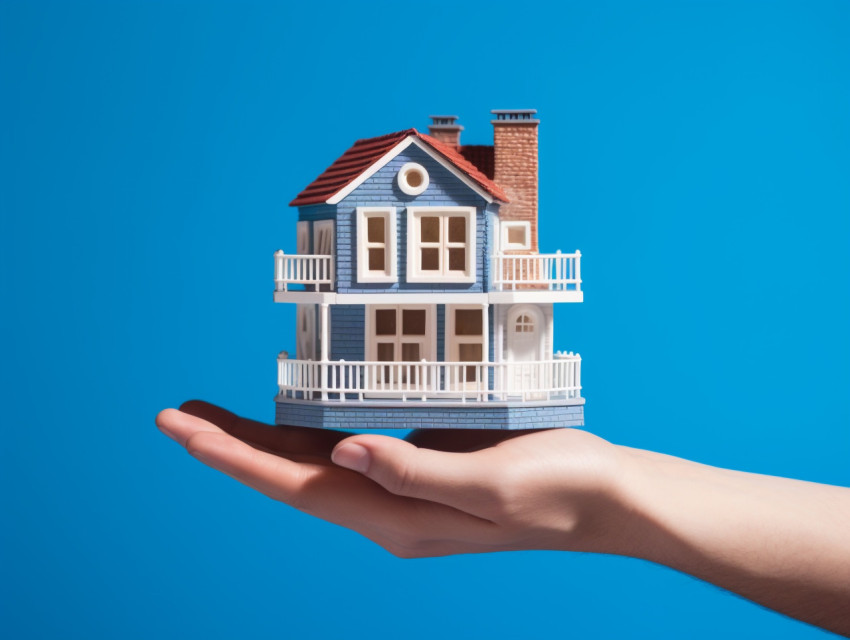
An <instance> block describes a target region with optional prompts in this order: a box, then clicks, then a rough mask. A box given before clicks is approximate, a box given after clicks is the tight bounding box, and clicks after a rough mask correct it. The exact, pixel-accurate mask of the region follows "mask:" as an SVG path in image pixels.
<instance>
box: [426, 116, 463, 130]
mask: <svg viewBox="0 0 850 640" xmlns="http://www.w3.org/2000/svg"><path fill="white" fill-rule="evenodd" d="M428 117H429V118H431V124H430V126H429V127H428V128H429V129H452V130H459V131H463V127H462V126H461V125H459V124H457V119H458V117H457V116H428Z"/></svg>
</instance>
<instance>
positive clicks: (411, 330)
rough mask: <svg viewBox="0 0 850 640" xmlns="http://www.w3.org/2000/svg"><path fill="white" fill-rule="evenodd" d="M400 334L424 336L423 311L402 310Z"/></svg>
mask: <svg viewBox="0 0 850 640" xmlns="http://www.w3.org/2000/svg"><path fill="white" fill-rule="evenodd" d="M401 333H402V335H405V336H424V335H425V309H402V312H401Z"/></svg>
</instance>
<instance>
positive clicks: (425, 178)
mask: <svg viewBox="0 0 850 640" xmlns="http://www.w3.org/2000/svg"><path fill="white" fill-rule="evenodd" d="M414 171H418V172H419V173H420V174H421V176H422V182H421V183H420V184H419V186H416V187H413V186H411V185H410V182H408V176H409V175H410V174H411V173H412V172H414ZM396 179H397V181H398V186H399V189H401V190H402V191H404V192H405V193H406V194H407V195H409V196H418V195H419V194H420V193H424V192H425V189H427V188H428V185H429V184H431V177H430V176H429V175H428V172H427V171H426V170H425V167H423V166H422V165H421V164H419V163H417V162H408V163H407V164H404V165H402V167H401V169H399V170H398V174H396Z"/></svg>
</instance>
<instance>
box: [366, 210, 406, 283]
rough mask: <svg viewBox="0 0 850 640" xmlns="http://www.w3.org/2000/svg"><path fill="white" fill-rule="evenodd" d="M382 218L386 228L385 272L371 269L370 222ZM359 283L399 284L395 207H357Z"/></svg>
mask: <svg viewBox="0 0 850 640" xmlns="http://www.w3.org/2000/svg"><path fill="white" fill-rule="evenodd" d="M377 217H382V218H384V219H385V220H386V223H385V225H386V226H385V227H384V243H383V244H384V265H385V267H386V268H385V270H384V271H383V272H379V271H371V270H370V269H369V249H370V248H376V246H370V244H369V242H368V220H369V218H377ZM356 224H357V282H398V251H397V250H396V236H397V226H396V225H397V222H396V208H395V207H357V223H356Z"/></svg>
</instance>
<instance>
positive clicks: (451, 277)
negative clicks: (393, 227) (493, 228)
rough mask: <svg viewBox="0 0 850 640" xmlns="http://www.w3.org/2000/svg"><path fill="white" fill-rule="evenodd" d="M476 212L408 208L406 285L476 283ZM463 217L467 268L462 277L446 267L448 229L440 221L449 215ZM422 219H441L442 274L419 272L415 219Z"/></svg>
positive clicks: (417, 225) (447, 208)
mask: <svg viewBox="0 0 850 640" xmlns="http://www.w3.org/2000/svg"><path fill="white" fill-rule="evenodd" d="M476 213H477V211H476V209H475V207H407V282H459V283H473V282H475V273H476V267H477V264H476V257H477V256H476V254H475V246H476V242H475V240H476V237H475V234H476ZM458 215H462V216H464V218H465V219H466V242H465V243H464V249H465V250H466V268H465V269H464V272H463V274H462V275H455V274H452V273H449V272H448V270H447V268H446V266H447V265H446V263H447V262H448V250H449V246H448V245H449V243H448V228H447V225H446V224H445V223H444V221H443V220H442V219H443V218H446V217H449V216H458ZM422 216H435V217H440V218H441V221H440V241H439V243H438V244H439V247H434V248H437V249H438V250H439V251H440V262H441V264H442V267H443V268H442V269H441V272H440V273H439V274H437V275H432V274H425V273H423V272H422V270H421V269H420V266H419V265H420V257H421V254H420V249H421V244H422V240H421V239H420V234H419V224H418V218H420V217H422Z"/></svg>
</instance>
